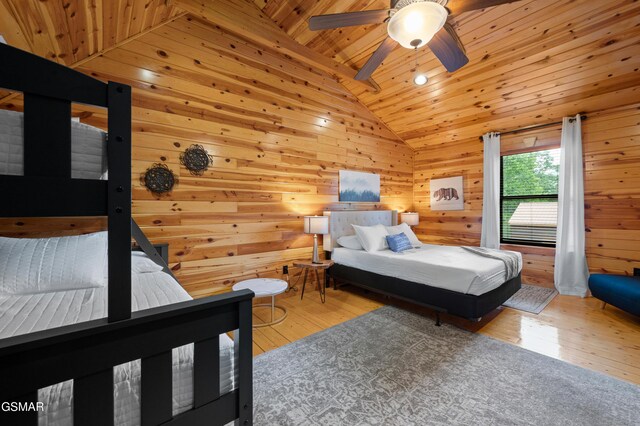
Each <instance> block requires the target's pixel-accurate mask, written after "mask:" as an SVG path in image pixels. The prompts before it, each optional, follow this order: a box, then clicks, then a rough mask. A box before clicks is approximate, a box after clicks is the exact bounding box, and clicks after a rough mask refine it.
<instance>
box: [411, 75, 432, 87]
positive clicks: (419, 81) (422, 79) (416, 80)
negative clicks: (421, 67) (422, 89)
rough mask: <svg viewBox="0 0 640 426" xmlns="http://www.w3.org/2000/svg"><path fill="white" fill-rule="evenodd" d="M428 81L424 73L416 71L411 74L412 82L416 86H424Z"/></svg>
mask: <svg viewBox="0 0 640 426" xmlns="http://www.w3.org/2000/svg"><path fill="white" fill-rule="evenodd" d="M428 81H429V78H428V77H427V75H426V74H423V73H416V75H414V76H413V84H415V85H416V86H424V85H425V84H427V82H428Z"/></svg>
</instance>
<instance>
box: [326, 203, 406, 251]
mask: <svg viewBox="0 0 640 426" xmlns="http://www.w3.org/2000/svg"><path fill="white" fill-rule="evenodd" d="M323 214H324V215H325V216H329V233H328V234H326V235H325V236H324V237H323V246H324V250H325V251H333V249H334V248H335V247H337V246H338V243H337V242H336V240H337V239H338V238H340V237H341V236H343V235H353V234H355V231H354V230H353V227H352V226H351V225H362V226H371V225H376V224H378V223H380V224H382V225H385V226H391V225H397V223H398V211H397V210H366V211H361V210H339V211H330V212H324V213H323Z"/></svg>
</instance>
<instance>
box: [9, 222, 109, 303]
mask: <svg viewBox="0 0 640 426" xmlns="http://www.w3.org/2000/svg"><path fill="white" fill-rule="evenodd" d="M106 254H107V233H106V232H97V233H94V234H86V235H76V236H71V237H55V238H5V237H0V293H4V294H32V293H44V292H51V291H61V290H73V289H79V288H90V287H102V286H104V285H105V280H104V275H103V271H104V265H105V261H106Z"/></svg>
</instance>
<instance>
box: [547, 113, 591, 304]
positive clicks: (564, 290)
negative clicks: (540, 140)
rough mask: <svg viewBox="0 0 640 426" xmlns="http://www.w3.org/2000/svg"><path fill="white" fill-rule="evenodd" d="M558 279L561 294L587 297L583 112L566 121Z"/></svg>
mask: <svg viewBox="0 0 640 426" xmlns="http://www.w3.org/2000/svg"><path fill="white" fill-rule="evenodd" d="M556 240H557V242H556V259H555V261H556V263H555V270H554V282H555V286H556V289H557V290H558V292H560V294H570V295H574V296H581V297H585V296H586V295H587V289H588V287H587V280H588V279H589V269H588V267H587V258H586V254H585V243H584V177H583V171H582V128H581V125H580V115H576V116H575V117H573V118H567V117H565V118H564V119H563V120H562V138H561V140H560V179H559V182H558V233H557V237H556Z"/></svg>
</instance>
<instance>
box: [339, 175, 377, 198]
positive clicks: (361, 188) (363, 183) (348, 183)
mask: <svg viewBox="0 0 640 426" xmlns="http://www.w3.org/2000/svg"><path fill="white" fill-rule="evenodd" d="M339 179H340V196H339V200H340V202H356V203H357V202H360V203H378V202H380V175H377V174H374V173H364V172H354V171H351V170H340V172H339Z"/></svg>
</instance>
